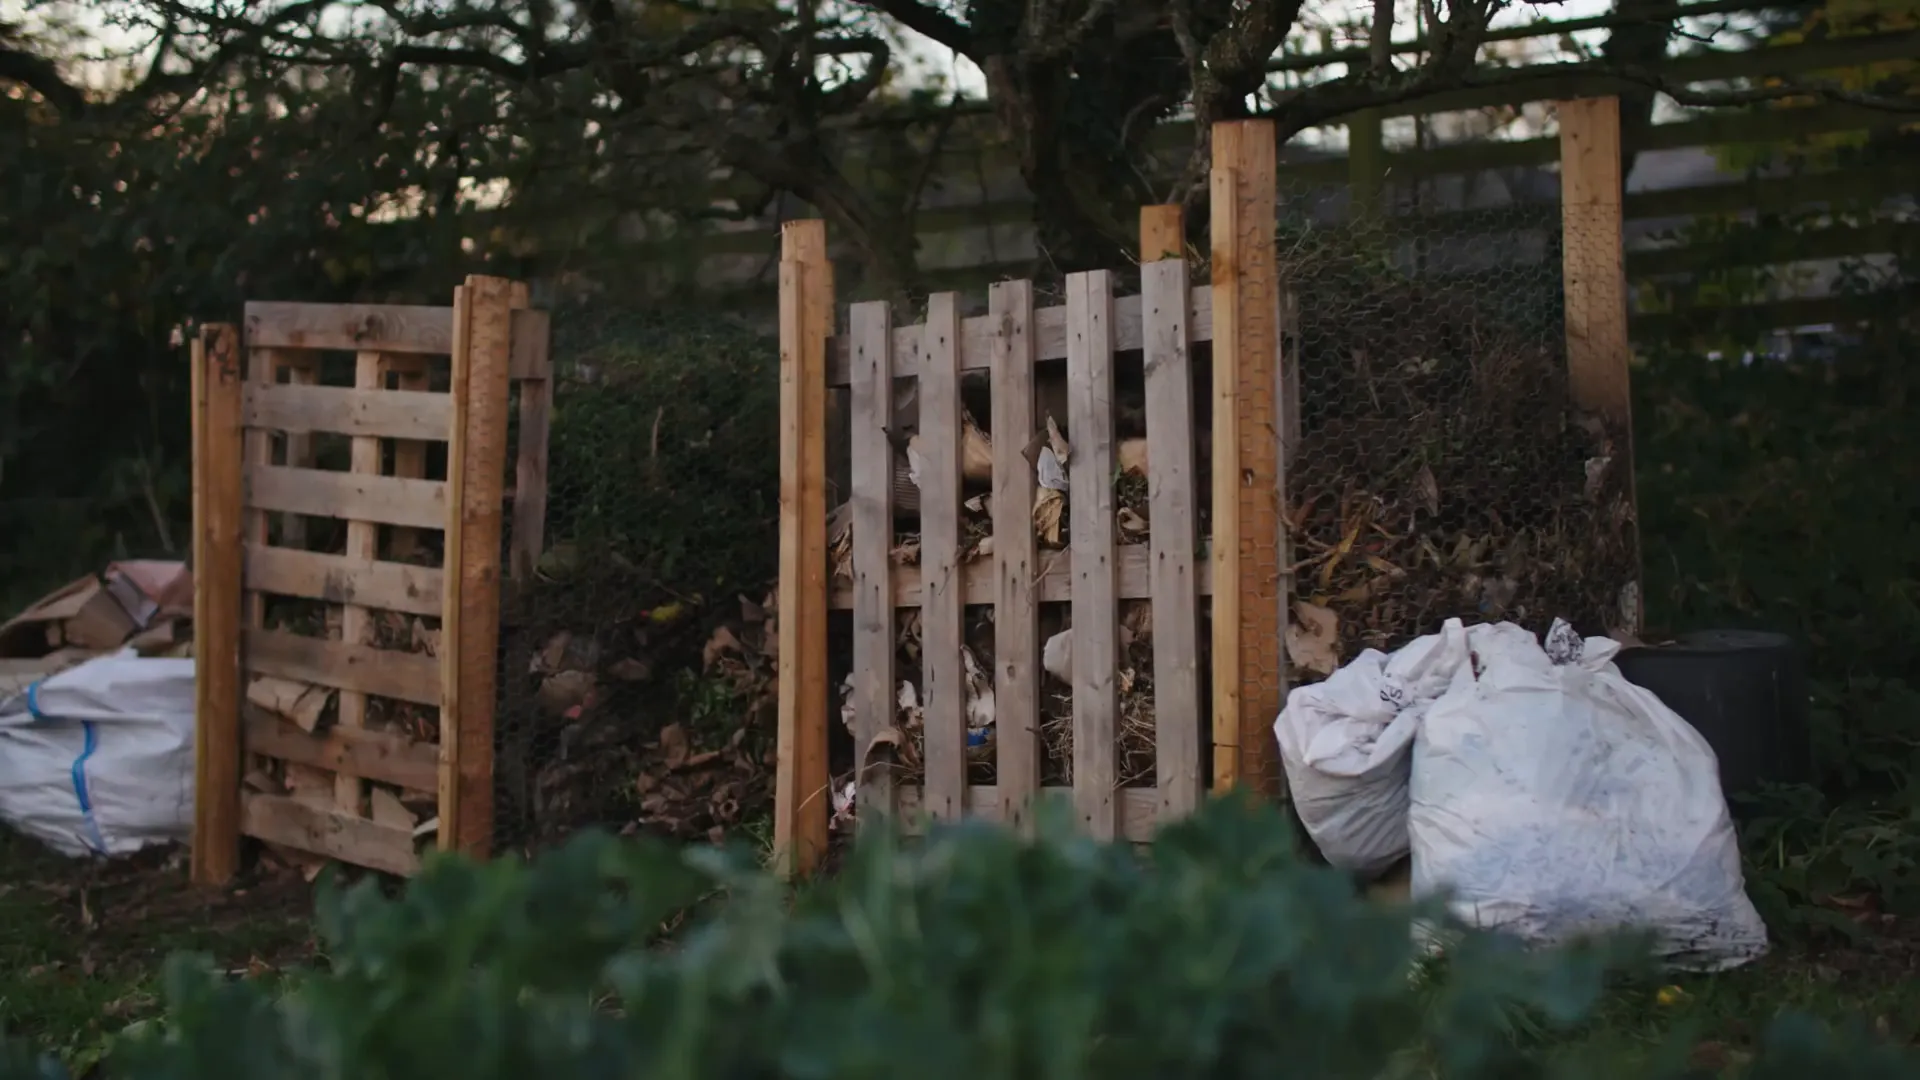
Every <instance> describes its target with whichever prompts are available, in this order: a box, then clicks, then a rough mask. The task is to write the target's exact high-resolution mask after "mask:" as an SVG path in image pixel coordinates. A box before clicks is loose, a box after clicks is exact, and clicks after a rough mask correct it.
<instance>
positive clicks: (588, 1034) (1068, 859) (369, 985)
mask: <svg viewBox="0 0 1920 1080" xmlns="http://www.w3.org/2000/svg"><path fill="white" fill-rule="evenodd" d="M1061 826H1062V822H1060V821H1059V820H1058V819H1057V818H1053V819H1050V820H1048V821H1046V822H1043V824H1042V836H1041V837H1040V839H1039V840H1038V841H1037V842H1025V841H1022V840H1020V839H1019V838H1017V837H1016V836H1014V835H1013V834H1011V833H1009V832H1006V831H1003V830H999V829H996V828H993V827H989V826H983V825H968V826H963V827H959V828H956V829H952V830H949V831H946V832H944V833H941V834H938V835H936V836H934V837H933V838H932V839H930V840H929V841H927V842H925V843H924V844H922V845H920V846H918V847H915V848H907V847H902V846H900V845H899V844H897V843H895V842H892V841H889V840H886V839H876V840H873V841H871V842H866V843H863V844H861V845H860V846H859V847H858V849H857V850H856V851H855V852H854V854H853V855H852V857H851V859H850V861H849V862H848V864H847V866H846V867H845V869H844V871H843V873H842V874H840V875H839V876H838V877H836V878H834V879H832V880H828V881H824V882H821V883H818V884H816V885H813V886H811V887H808V888H806V889H803V890H802V891H801V892H800V893H799V894H798V895H797V896H793V895H790V894H789V892H788V890H787V889H786V888H785V887H784V886H783V885H782V884H781V883H779V882H778V881H776V880H774V879H773V878H771V877H769V876H767V875H765V874H764V873H762V872H761V871H759V870H758V869H757V868H756V867H755V866H754V865H753V864H752V863H751V861H750V860H749V859H747V858H746V857H745V856H744V855H743V854H742V853H740V852H731V853H729V852H721V851H717V850H713V849H695V850H688V851H682V852H675V851H673V850H670V849H667V848H665V847H661V846H655V845H649V844H638V845H633V844H625V843H622V842H619V841H616V840H613V839H611V838H609V837H606V836H604V835H599V834H589V835H585V836H582V837H580V838H577V839H576V840H574V841H573V842H572V843H570V844H569V845H568V846H567V847H565V848H564V849H561V850H559V851H556V852H553V853H551V854H548V855H546V856H544V857H543V858H541V859H540V860H539V861H538V862H536V863H534V864H532V865H526V864H522V863H518V862H514V861H505V860H503V861H499V862H495V863H492V864H490V865H485V866H477V865H473V864H470V863H467V862H463V861H459V860H455V859H442V860H438V861H436V862H435V863H434V864H433V865H431V866H430V867H429V868H428V869H427V871H426V872H425V873H424V874H423V875H422V876H421V877H420V878H418V879H417V880H415V881H414V882H413V883H412V884H411V885H410V887H409V888H408V889H407V890H406V891H405V892H404V894H402V895H401V896H399V897H398V898H388V897H386V896H384V895H382V894H381V892H380V891H379V890H378V889H377V888H376V887H374V886H373V885H371V884H363V885H361V886H358V887H356V888H354V889H351V890H346V891H336V890H330V891H328V892H327V893H326V895H325V897H324V899H323V900H322V903H321V910H320V926H321V930H322V933H323V935H324V936H325V938H326V940H327V941H328V943H329V949H328V955H329V957H330V961H331V963H330V966H329V968H328V970H327V971H325V972H315V973H312V974H309V975H307V976H305V977H302V978H298V979H295V980H293V981H292V982H291V983H290V984H289V985H288V986H287V987H286V988H285V989H284V990H282V991H281V992H279V993H274V992H270V991H265V990H263V989H262V988H260V987H257V986H255V985H252V984H250V983H247V982H244V981H240V982H236V981H232V980H229V979H227V978H225V977H222V976H220V975H217V974H215V973H213V972H211V971H209V970H208V969H207V968H206V967H204V966H202V965H201V964H199V963H197V962H196V961H194V960H192V959H190V958H178V959H176V960H175V961H174V962H173V963H172V965H171V966H170V967H169V969H168V972H167V976H166V984H167V1001H168V1014H167V1017H166V1019H165V1021H164V1022H163V1023H162V1024H160V1025H157V1026H154V1027H149V1028H147V1029H144V1030H142V1031H140V1032H138V1033H135V1034H133V1035H130V1036H129V1037H127V1038H126V1039H125V1040H123V1041H122V1042H121V1043H120V1045H118V1046H117V1047H116V1048H115V1051H114V1054H113V1056H112V1058H111V1060H110V1061H109V1063H108V1068H109V1070H110V1072H111V1073H112V1074H113V1075H116V1076H124V1077H128V1078H131V1080H188V1078H194V1080H198V1078H203V1077H209V1076H220V1077H236V1078H253V1080H281V1078H286V1080H291V1078H296V1077H312V1078H320V1077H330V1076H356V1077H407V1078H409V1080H432V1078H434V1077H449V1078H452V1077H462V1078H479V1080H488V1078H499V1080H509V1078H517V1077H523V1076H545V1077H557V1078H565V1077H601V1076H607V1077H611V1076H643V1075H644V1076H649V1077H685V1078H695V1077H699V1078H707V1077H728V1076H756V1077H775V1076H780V1077H795V1078H799V1077H819V1078H825V1077H834V1078H852V1080H859V1078H862V1077H892V1076H907V1075H913V1076H929V1077H936V1078H937V1077H954V1078H960V1077H967V1078H977V1077H1008V1078H1012V1077H1044V1078H1047V1080H1066V1078H1075V1077H1084V1078H1093V1077H1101V1078H1115V1080H1124V1078H1127V1077H1136V1076H1137V1077H1148V1076H1154V1077H1163V1076H1169V1075H1175V1076H1206V1077H1220V1078H1231V1077H1256V1076H1259V1077H1266V1076H1278V1075H1296V1076H1312V1077H1316V1078H1322V1077H1324V1078H1338V1077H1352V1078H1356V1080H1358V1078H1366V1080H1376V1078H1387V1077H1413V1076H1449V1077H1461V1078H1475V1080H1480V1078H1485V1080H1492V1078H1496V1077H1498V1078H1521V1077H1548V1076H1568V1077H1571V1076H1606V1075H1639V1076H1658V1075H1679V1074H1678V1073H1677V1072H1675V1071H1671V1070H1669V1071H1665V1072H1663V1071H1662V1069H1663V1068H1664V1066H1663V1065H1662V1064H1661V1063H1662V1062H1663V1061H1667V1060H1669V1059H1670V1055H1656V1056H1655V1058H1653V1059H1649V1060H1642V1061H1639V1062H1638V1063H1636V1064H1631V1065H1630V1064H1628V1063H1626V1062H1624V1061H1623V1060H1620V1059H1617V1058H1615V1059H1607V1060H1600V1059H1596V1057H1595V1056H1594V1054H1593V1053H1592V1052H1591V1051H1590V1050H1589V1051H1587V1052H1583V1053H1580V1054H1561V1053H1558V1052H1556V1051H1555V1049H1554V1047H1555V1045H1556V1044H1555V1042H1554V1040H1553V1038H1552V1036H1553V1035H1554V1034H1555V1033H1564V1032H1567V1031H1570V1030H1572V1029H1574V1028H1575V1027H1577V1026H1578V1025H1580V1024H1581V1023H1582V1022H1583V1021H1584V1020H1586V1019H1587V1018H1589V1017H1590V1016H1591V1015H1592V1014H1593V1011H1594V1009H1595V1006H1596V1004H1597V1003H1598V1002H1599V1001H1600V999H1601V996H1602V994H1603V992H1604V991H1605V990H1606V988H1607V986H1608V985H1609V980H1610V979H1611V978H1614V977H1617V976H1618V975H1619V974H1620V973H1622V972H1630V971H1632V970H1633V969H1634V968H1635V967H1636V966H1637V962H1636V959H1635V958H1636V956H1638V955H1639V952H1638V949H1637V948H1636V945H1635V943H1634V942H1633V941H1630V940H1622V941H1616V942H1593V943H1586V944H1581V945H1575V946H1570V947H1567V948H1563V949H1557V950H1550V951H1539V952H1527V951H1523V950H1520V949H1519V948H1517V947H1515V946H1513V945H1511V944H1509V943H1507V942H1504V941H1502V940H1500V939H1497V938H1494V937H1491V936H1486V935H1481V934H1477V933H1466V932H1450V933H1448V934H1447V935H1446V936H1445V939H1444V940H1445V941H1446V954H1445V959H1444V961H1443V962H1440V961H1433V960H1430V959H1428V958H1426V957H1425V956H1424V955H1423V953H1422V949H1421V947H1420V946H1419V945H1418V944H1417V943H1416V939H1415V936H1414V934H1413V933H1412V932H1411V930H1412V922H1411V920H1412V919H1413V918H1415V917H1416V916H1418V917H1424V918H1426V919H1428V920H1429V921H1430V922H1431V923H1432V924H1433V925H1439V922H1438V915H1439V913H1438V912H1437V911H1436V910H1434V909H1432V908H1419V909H1406V908H1400V907H1391V906H1385V905H1379V904H1372V903H1367V902H1364V901H1361V900H1360V899H1358V898H1357V897H1356V896H1355V895H1354V892H1353V888H1352V886H1351V884H1350V883H1349V882H1348V880H1347V879H1346V878H1345V877H1344V876H1342V875H1340V874H1338V873H1336V872H1334V871H1331V870H1328V869H1326V868H1324V867H1319V866H1315V865H1312V864H1310V863H1309V862H1307V861H1305V860H1303V859H1300V858H1296V857H1295V854H1294V851H1293V846H1292V841H1291V831H1290V830H1289V828H1288V827H1287V824H1286V822H1285V821H1284V819H1283V818H1282V817H1281V816H1280V815H1279V814H1278V813H1277V812H1275V811H1273V810H1271V809H1265V808H1256V807H1253V806H1251V805H1250V804H1246V803H1243V802H1240V801H1237V800H1235V801H1225V802H1220V803H1216V804H1213V805H1210V806H1209V807H1207V808H1206V809H1204V810H1203V811H1202V812H1201V813H1200V814H1199V815H1198V816H1197V817H1196V818H1194V819H1193V820H1191V821H1188V822H1185V823H1182V824H1179V825H1175V826H1172V827H1170V828H1168V829H1166V830H1165V831H1164V832H1163V833H1162V834H1161V836H1160V837H1159V840H1158V842H1157V843H1156V845H1155V846H1154V847H1153V849H1152V850H1151V852H1150V853H1146V854H1140V853H1136V851H1135V850H1134V849H1133V848H1132V847H1131V846H1129V845H1098V844H1094V843H1091V842H1088V841H1086V840H1083V839H1078V838H1075V837H1074V836H1072V835H1070V834H1069V832H1068V831H1067V830H1066V829H1065V828H1063V827H1061ZM689 913H691V914H689ZM683 920H684V926H683V927H682V928H681V929H680V931H679V932H678V933H677V934H675V935H674V936H672V937H671V939H669V938H668V937H667V935H666V931H667V929H668V928H671V927H674V926H678V925H681V923H682V921H683ZM6 1061H7V1063H8V1064H10V1065H11V1066H12V1069H11V1071H9V1072H4V1073H0V1075H6V1076H38V1075H57V1073H51V1072H38V1073H36V1072H34V1071H33V1070H35V1069H45V1068H46V1067H45V1066H44V1065H40V1064H37V1063H34V1062H32V1061H30V1060H29V1059H28V1058H26V1057H24V1056H22V1055H20V1054H19V1053H18V1052H17V1051H15V1052H14V1055H13V1057H12V1058H11V1059H6ZM1911 1066H1912V1063H1911V1062H1909V1061H1907V1060H1906V1059H1905V1058H1903V1057H1901V1056H1900V1055H1898V1054H1896V1053H1893V1052H1890V1051H1884V1050H1880V1049H1876V1048H1873V1047H1870V1046H1868V1045H1866V1044H1865V1043H1862V1042H1860V1041H1859V1040H1855V1039H1846V1038H1840V1037H1837V1036H1834V1035H1832V1034H1830V1033H1828V1032H1827V1031H1825V1030H1824V1029H1821V1028H1818V1027H1808V1026H1804V1025H1802V1026H1794V1025H1792V1024H1788V1025H1785V1026H1782V1027H1780V1028H1778V1029H1777V1030H1776V1032H1775V1033H1774V1035H1773V1036H1772V1037H1771V1039H1770V1041H1769V1042H1768V1043H1767V1044H1766V1045H1765V1047H1764V1048H1763V1050H1762V1052H1761V1054H1760V1055H1759V1057H1758V1059H1757V1060H1756V1061H1755V1063H1754V1065H1753V1072H1751V1073H1750V1074H1749V1075H1753V1076H1783V1077H1784V1076H1789V1075H1812V1074H1813V1072H1812V1070H1814V1069H1816V1068H1817V1069H1818V1070H1819V1071H1820V1073H1821V1074H1823V1075H1825V1074H1835V1075H1845V1076H1859V1077H1879V1076H1887V1077H1891V1076H1895V1075H1905V1074H1904V1073H1901V1072H1898V1071H1897V1070H1899V1069H1902V1068H1911ZM1788 1067H1793V1068H1804V1069H1806V1070H1807V1071H1806V1072H1803V1073H1793V1072H1790V1071H1784V1070H1786V1069H1788ZM1609 1070H1611V1071H1609Z"/></svg>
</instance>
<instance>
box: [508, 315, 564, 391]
mask: <svg viewBox="0 0 1920 1080" xmlns="http://www.w3.org/2000/svg"><path fill="white" fill-rule="evenodd" d="M519 299H520V298H519V295H518V294H517V293H516V294H515V296H514V301H515V302H516V303H518V302H519ZM509 318H510V319H511V320H512V326H511V327H510V329H509V330H508V332H507V333H508V346H507V348H508V350H509V353H508V356H507V372H508V377H509V378H512V379H540V380H545V379H550V378H552V377H553V351H552V337H553V329H552V327H553V317H552V316H551V315H550V314H548V313H547V312H544V311H540V310H538V309H536V308H530V307H524V306H521V307H515V308H514V309H513V314H512V315H511V316H509Z"/></svg>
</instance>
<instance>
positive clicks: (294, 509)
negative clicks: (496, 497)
mask: <svg viewBox="0 0 1920 1080" xmlns="http://www.w3.org/2000/svg"><path fill="white" fill-rule="evenodd" d="M246 475H247V505H248V506H250V507H252V508H254V509H256V510H278V511H282V512H286V513H294V514H312V515H313V516H315V517H331V518H341V519H344V520H348V521H372V522H378V523H379V524H382V525H411V526H414V527H415V528H422V529H441V528H445V527H446V523H447V485H446V484H443V483H441V482H440V481H438V480H403V479H401V478H399V477H395V476H362V475H359V474H356V473H344V472H330V471H327V470H325V469H293V468H287V467H286V466H282V465H254V464H249V465H248V466H247V472H246ZM494 512H495V513H496V514H497V513H499V507H498V505H497V503H496V505H495V508H494ZM263 539H264V538H263Z"/></svg>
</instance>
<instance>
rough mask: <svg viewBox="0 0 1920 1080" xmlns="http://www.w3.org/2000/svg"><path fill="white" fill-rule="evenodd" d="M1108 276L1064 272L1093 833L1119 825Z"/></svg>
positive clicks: (1077, 636)
mask: <svg viewBox="0 0 1920 1080" xmlns="http://www.w3.org/2000/svg"><path fill="white" fill-rule="evenodd" d="M1112 318H1113V276H1112V274H1111V273H1109V272H1108V271H1105V270H1092V271H1087V272H1084V273H1079V274H1073V275H1071V276H1069V277H1068V278H1067V387H1068V389H1067V394H1068V398H1067V403H1068V404H1067V413H1068V427H1067V431H1068V441H1069V443H1070V444H1071V452H1070V454H1069V459H1070V460H1069V462H1068V467H1067V477H1068V484H1069V485H1070V486H1071V488H1072V491H1071V492H1070V493H1069V495H1068V500H1067V503H1068V513H1069V515H1070V517H1071V523H1072V536H1071V538H1070V540H1069V543H1070V544H1071V545H1072V547H1073V807H1074V811H1075V814H1076V816H1077V817H1078V818H1079V821H1080V824H1081V827H1082V828H1084V829H1086V830H1087V832H1088V834H1089V835H1091V836H1092V837H1094V838H1095V839H1097V840H1111V839H1113V838H1114V837H1115V836H1116V835H1117V834H1118V830H1119V816H1118V811H1117V807H1116V804H1115V802H1114V792H1115V791H1116V790H1117V789H1118V787H1119V717H1120V707H1119V706H1120V696H1119V685H1118V682H1117V673H1118V669H1119V666H1120V644H1119V628H1120V609H1119V603H1118V597H1117V595H1116V592H1117V590H1116V588H1115V567H1114V554H1113V551H1114V540H1115V535H1114V534H1115V528H1114V520H1113V514H1114V505H1113V475H1114V436H1113V323H1112Z"/></svg>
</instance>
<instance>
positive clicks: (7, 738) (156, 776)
mask: <svg viewBox="0 0 1920 1080" xmlns="http://www.w3.org/2000/svg"><path fill="white" fill-rule="evenodd" d="M193 716H194V692H193V661H192V660H191V659H148V658H145V657H142V656H140V655H139V654H137V653H135V652H134V651H133V650H131V649H129V650H126V651H124V652H122V653H119V654H117V655H114V656H103V657H99V658H97V659H94V660H89V661H88V662H86V663H84V664H81V665H80V666H78V667H74V668H69V669H68V670H66V671H63V672H60V673H59V674H57V675H53V676H51V677H49V678H47V679H43V680H41V681H40V682H38V683H35V684H34V685H33V686H32V687H31V688H29V690H28V691H27V693H25V694H21V695H18V696H16V697H13V698H11V699H9V700H7V701H5V702H0V820H4V821H6V823H7V824H8V825H10V826H12V827H13V828H14V829H15V830H17V831H19V832H21V833H24V834H26V835H28V836H32V837H34V838H36V839H39V840H41V841H43V842H45V843H46V844H48V845H49V846H51V847H52V848H54V849H55V850H57V851H59V852H61V853H62V854H66V855H75V856H79V855H89V854H92V855H124V854H127V853H129V852H133V851H138V850H139V849H140V848H142V847H145V846H147V845H149V844H161V843H170V842H175V841H185V840H186V839H187V837H188V834H189V833H190V831H191V830H192V827H193V731H194V723H193Z"/></svg>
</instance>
